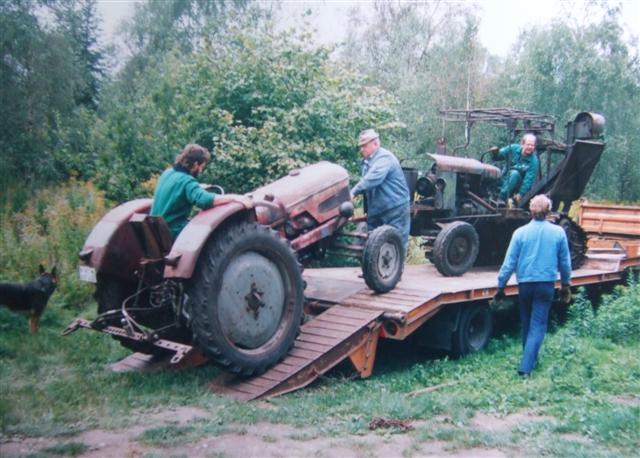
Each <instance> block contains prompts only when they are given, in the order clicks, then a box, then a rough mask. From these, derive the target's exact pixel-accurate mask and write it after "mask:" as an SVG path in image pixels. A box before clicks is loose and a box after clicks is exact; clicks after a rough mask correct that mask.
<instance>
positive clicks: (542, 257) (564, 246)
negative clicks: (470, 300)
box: [495, 195, 571, 377]
mask: <svg viewBox="0 0 640 458" xmlns="http://www.w3.org/2000/svg"><path fill="white" fill-rule="evenodd" d="M529 210H530V211H531V214H532V216H533V219H532V220H531V221H530V222H529V224H527V225H526V226H522V227H520V228H518V229H517V230H516V231H515V232H514V233H513V236H512V237H511V242H510V243H509V248H508V250H507V255H506V257H505V260H504V262H503V264H502V267H501V268H500V272H499V273H498V292H497V293H496V296H495V299H502V298H504V288H505V286H506V284H507V282H508V281H509V278H510V277H511V274H512V273H513V272H514V271H515V272H516V279H517V280H518V302H519V304H520V323H521V325H522V347H523V353H522V359H521V360H520V367H519V368H518V374H520V375H521V376H523V377H528V376H530V375H531V371H533V368H534V366H535V364H536V361H537V359H538V352H539V351H540V347H541V346H542V341H543V340H544V336H545V334H546V332H547V323H548V321H549V309H550V308H551V303H552V301H553V292H554V282H555V280H556V276H557V273H558V271H560V283H561V285H562V289H561V290H560V297H561V300H562V301H563V302H565V303H569V301H570V300H571V289H570V280H571V256H570V254H569V245H568V243H567V236H566V234H565V232H564V230H563V229H562V228H561V227H560V226H557V225H555V224H552V223H550V222H549V221H546V220H545V218H546V216H547V214H548V213H549V211H550V210H551V200H549V198H548V197H547V196H544V195H538V196H535V197H534V198H533V199H531V202H530V204H529Z"/></svg>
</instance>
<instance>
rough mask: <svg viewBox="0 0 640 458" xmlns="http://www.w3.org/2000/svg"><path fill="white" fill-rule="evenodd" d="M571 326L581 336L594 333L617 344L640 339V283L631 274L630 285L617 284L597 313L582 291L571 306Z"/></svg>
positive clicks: (569, 326)
mask: <svg viewBox="0 0 640 458" xmlns="http://www.w3.org/2000/svg"><path fill="white" fill-rule="evenodd" d="M568 328H569V329H570V330H571V331H573V332H575V333H576V335H579V336H585V337H586V336H594V337H597V338H602V339H609V340H611V341H612V342H616V343H630V342H637V341H638V340H639V339H640V283H639V282H638V280H637V278H634V277H633V276H631V277H630V279H629V282H628V284H627V285H626V286H617V287H616V288H615V290H614V292H613V293H612V294H610V295H605V296H603V298H602V303H601V305H600V306H599V307H598V309H597V310H596V311H595V312H594V311H593V309H592V306H591V303H590V302H589V300H588V299H587V298H586V295H585V294H584V291H581V292H580V293H579V294H578V295H577V297H576V298H575V300H574V301H573V302H572V304H571V306H570V307H569V323H568Z"/></svg>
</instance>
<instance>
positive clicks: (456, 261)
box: [431, 221, 480, 277]
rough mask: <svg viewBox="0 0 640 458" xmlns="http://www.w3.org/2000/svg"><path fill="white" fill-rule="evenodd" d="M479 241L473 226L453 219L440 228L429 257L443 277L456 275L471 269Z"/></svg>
mask: <svg viewBox="0 0 640 458" xmlns="http://www.w3.org/2000/svg"><path fill="white" fill-rule="evenodd" d="M479 247H480V241H479V238H478V233H477V232H476V230H475V229H474V227H473V226H472V225H471V224H469V223H466V222H464V221H455V222H453V223H451V224H448V225H446V226H445V227H444V229H442V230H441V231H440V232H439V233H438V235H437V237H436V240H435V242H434V243H433V252H432V254H431V259H432V261H433V263H434V264H435V266H436V269H438V272H440V273H441V274H442V275H444V276H445V277H457V276H459V275H462V274H464V273H465V272H466V271H467V270H469V269H471V267H472V266H473V264H474V263H475V262H476V258H477V257H478V250H479Z"/></svg>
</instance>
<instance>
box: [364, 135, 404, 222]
mask: <svg viewBox="0 0 640 458" xmlns="http://www.w3.org/2000/svg"><path fill="white" fill-rule="evenodd" d="M362 175H363V176H362V179H361V180H360V181H359V182H358V184H356V185H355V186H354V187H353V189H352V190H351V193H352V194H353V195H354V196H355V195H358V194H364V195H365V196H366V197H367V214H368V215H369V216H372V215H378V214H380V213H382V212H385V211H387V210H391V209H392V208H395V207H398V206H400V205H409V187H408V186H407V181H406V180H405V178H404V173H403V172H402V167H401V166H400V161H398V158H396V157H395V156H394V155H393V153H392V152H391V151H388V150H386V149H384V148H382V147H381V148H378V149H377V150H376V151H375V152H374V153H373V154H372V155H371V156H369V158H368V159H365V160H364V161H362Z"/></svg>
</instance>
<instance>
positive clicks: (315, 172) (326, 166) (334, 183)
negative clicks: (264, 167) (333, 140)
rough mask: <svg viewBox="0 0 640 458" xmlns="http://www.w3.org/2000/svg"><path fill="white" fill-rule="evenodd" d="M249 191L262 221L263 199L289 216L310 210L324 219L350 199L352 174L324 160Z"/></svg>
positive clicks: (315, 216)
mask: <svg viewBox="0 0 640 458" xmlns="http://www.w3.org/2000/svg"><path fill="white" fill-rule="evenodd" d="M250 195H251V196H252V197H253V201H254V202H256V213H257V215H258V220H259V221H260V222H261V223H263V224H265V223H267V222H270V221H269V220H271V219H272V217H268V218H267V221H262V220H263V218H261V216H263V215H261V213H262V211H263V209H264V208H265V207H261V206H260V205H259V204H258V203H259V202H260V201H264V202H271V203H273V204H275V205H276V206H278V207H280V208H282V209H283V210H284V212H285V214H286V215H287V216H288V217H290V218H291V217H295V216H297V215H299V214H301V213H304V212H306V213H309V214H311V215H312V216H313V217H314V218H315V219H316V220H317V221H325V220H327V219H329V218H331V217H333V216H335V215H336V214H337V212H338V207H339V205H340V204H341V203H342V202H345V201H350V199H351V197H350V195H349V174H348V173H347V171H346V170H345V169H344V168H343V167H341V166H339V165H337V164H333V163H331V162H327V161H321V162H318V163H316V164H312V165H309V166H307V167H304V168H301V169H294V170H292V171H291V172H289V174H288V175H287V176H285V177H283V178H280V179H279V180H277V181H274V182H273V183H270V184H268V185H266V186H262V187H261V188H258V189H256V190H255V191H253V192H252V193H250Z"/></svg>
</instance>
